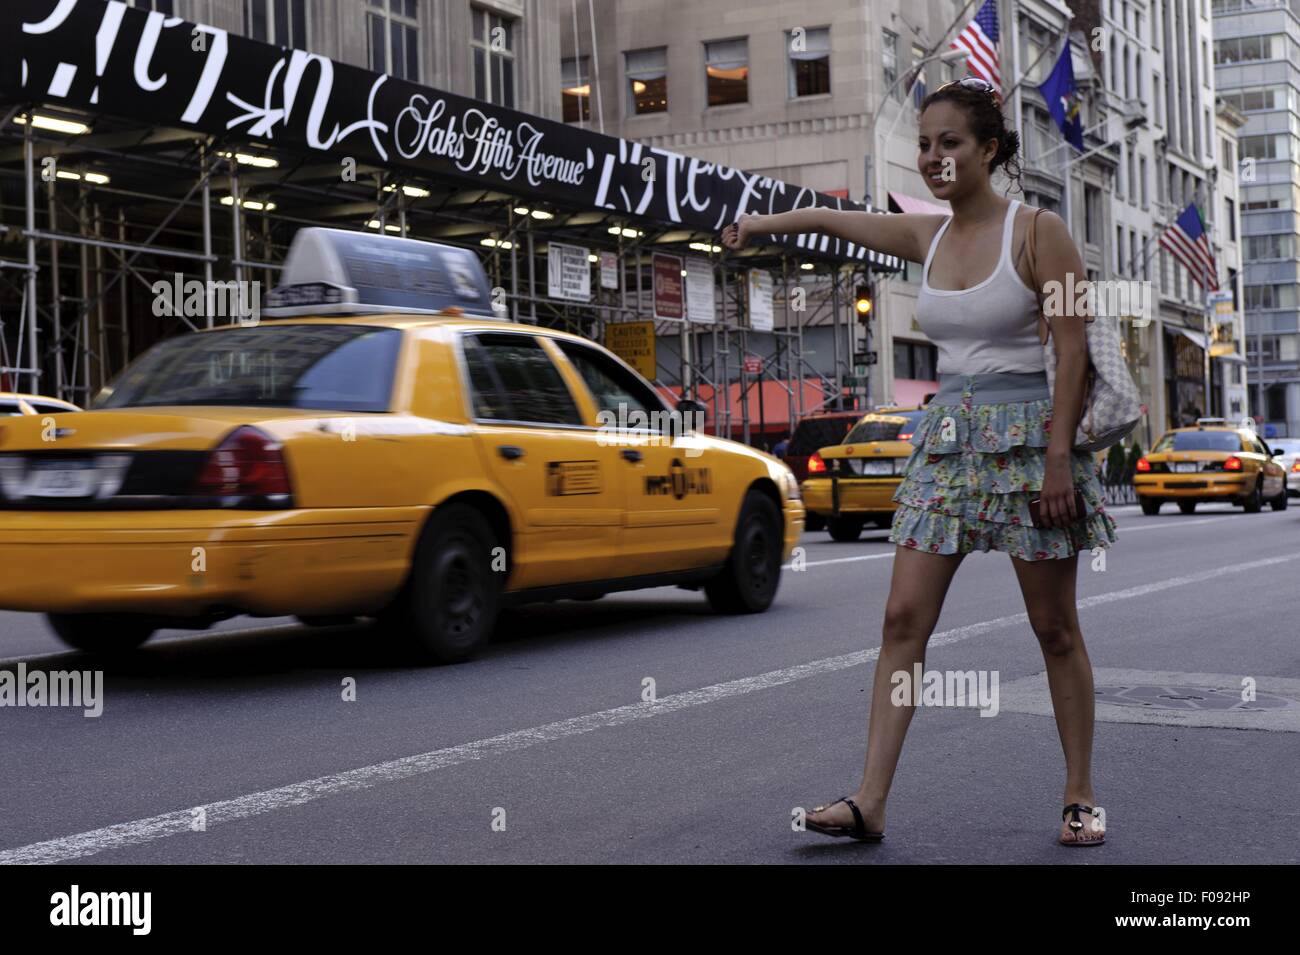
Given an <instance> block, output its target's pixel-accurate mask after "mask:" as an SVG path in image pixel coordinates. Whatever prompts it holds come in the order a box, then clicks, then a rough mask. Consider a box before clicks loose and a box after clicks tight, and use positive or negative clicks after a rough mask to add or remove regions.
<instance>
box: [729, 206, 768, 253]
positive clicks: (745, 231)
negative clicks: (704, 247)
mask: <svg viewBox="0 0 1300 955" xmlns="http://www.w3.org/2000/svg"><path fill="white" fill-rule="evenodd" d="M760 218H762V217H761V216H754V215H750V214H749V213H743V214H742V215H741V217H740V218H739V219H737V220H736V221H735V222H733V223H731V225H729V226H727V227H726V228H724V229H723V230H722V244H723V245H724V246H725V247H727V248H728V249H743V248H744V247H745V243H746V242H748V241H749V237H750V236H752V235H753V234H754V232H755V231H756V229H755V226H756V225H757V224H758V220H759V219H760Z"/></svg>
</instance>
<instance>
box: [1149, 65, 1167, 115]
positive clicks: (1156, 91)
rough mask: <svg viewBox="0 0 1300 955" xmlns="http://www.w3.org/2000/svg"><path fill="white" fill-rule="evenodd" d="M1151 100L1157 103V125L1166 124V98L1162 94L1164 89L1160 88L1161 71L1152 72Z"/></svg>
mask: <svg viewBox="0 0 1300 955" xmlns="http://www.w3.org/2000/svg"><path fill="white" fill-rule="evenodd" d="M1151 101H1152V102H1153V103H1155V105H1156V125H1157V126H1164V124H1165V113H1164V98H1163V96H1162V91H1161V89H1160V74H1159V73H1152V74H1151Z"/></svg>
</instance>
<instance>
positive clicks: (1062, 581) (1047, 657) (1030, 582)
mask: <svg viewBox="0 0 1300 955" xmlns="http://www.w3.org/2000/svg"><path fill="white" fill-rule="evenodd" d="M1011 564H1012V566H1014V567H1015V569H1016V577H1017V578H1018V579H1019V581H1020V590H1021V593H1022V594H1023V595H1024V598H1025V610H1027V611H1028V613H1029V624H1030V626H1031V627H1033V630H1034V635H1035V636H1037V637H1038V643H1039V646H1040V647H1041V648H1042V651H1043V662H1044V664H1045V665H1046V667H1047V686H1048V689H1049V690H1050V691H1051V693H1052V710H1053V712H1054V713H1055V714H1056V730H1057V733H1059V734H1060V737H1061V748H1062V749H1063V750H1064V751H1065V797H1064V802H1062V805H1063V806H1065V805H1069V804H1070V803H1072V802H1078V803H1083V804H1084V805H1085V806H1096V802H1095V798H1096V797H1095V794H1094V793H1093V789H1092V732H1093V719H1094V711H1095V707H1096V700H1095V699H1094V696H1093V683H1092V661H1090V660H1089V659H1088V650H1087V648H1086V647H1084V645H1083V632H1082V631H1081V630H1080V628H1079V613H1078V605H1077V602H1076V597H1075V582H1076V577H1077V574H1078V567H1079V555H1078V554H1074V555H1072V556H1070V557H1060V558H1055V559H1048V560H1021V559H1019V558H1017V557H1012V558H1011ZM1079 820H1080V821H1081V822H1082V823H1083V826H1084V827H1083V829H1082V830H1080V832H1079V834H1078V835H1077V836H1076V835H1074V834H1073V833H1072V831H1071V830H1070V828H1069V826H1068V817H1067V820H1065V821H1062V823H1061V836H1062V838H1064V839H1067V840H1072V839H1078V841H1084V842H1086V841H1088V840H1089V839H1090V838H1096V834H1095V832H1094V830H1093V828H1092V821H1093V816H1092V815H1091V814H1089V813H1086V812H1081V813H1079ZM1099 824H1100V823H1099Z"/></svg>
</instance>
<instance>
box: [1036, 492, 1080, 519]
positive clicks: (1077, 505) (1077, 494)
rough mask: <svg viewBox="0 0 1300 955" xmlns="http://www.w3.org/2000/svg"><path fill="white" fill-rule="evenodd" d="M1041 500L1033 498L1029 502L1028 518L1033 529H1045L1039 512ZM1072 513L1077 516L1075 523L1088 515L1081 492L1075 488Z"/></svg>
mask: <svg viewBox="0 0 1300 955" xmlns="http://www.w3.org/2000/svg"><path fill="white" fill-rule="evenodd" d="M1040 507H1041V499H1040V498H1037V497H1036V498H1034V499H1033V500H1032V501H1030V502H1029V518H1030V520H1032V521H1033V522H1034V526H1035V527H1046V526H1047V525H1046V524H1044V523H1043V517H1042V513H1041V511H1040ZM1074 513H1075V514H1076V515H1077V516H1076V518H1075V523H1078V522H1079V521H1082V520H1083V519H1084V517H1086V516H1087V514H1088V506H1087V504H1085V503H1084V500H1083V492H1082V491H1080V490H1079V489H1078V488H1077V487H1076V488H1075V489H1074Z"/></svg>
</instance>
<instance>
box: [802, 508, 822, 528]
mask: <svg viewBox="0 0 1300 955" xmlns="http://www.w3.org/2000/svg"><path fill="white" fill-rule="evenodd" d="M803 529H804V530H806V531H824V530H826V518H824V517H822V516H821V515H820V514H814V513H813V512H812V511H809V512H808V513H807V514H806V515H804V519H803Z"/></svg>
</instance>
